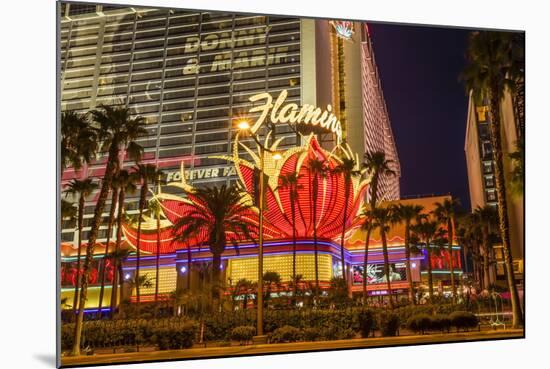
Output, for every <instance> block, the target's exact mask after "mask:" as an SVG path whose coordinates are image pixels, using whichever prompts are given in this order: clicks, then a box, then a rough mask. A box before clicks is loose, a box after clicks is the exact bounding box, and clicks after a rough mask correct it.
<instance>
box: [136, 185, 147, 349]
mask: <svg viewBox="0 0 550 369" xmlns="http://www.w3.org/2000/svg"><path fill="white" fill-rule="evenodd" d="M146 200H147V179H144V180H143V184H142V185H141V194H140V196H139V218H138V229H137V240H136V275H135V281H136V283H135V286H136V304H137V305H136V314H137V317H138V319H139V311H140V303H141V293H140V292H141V291H140V279H139V269H140V267H141V250H140V238H141V218H142V217H143V210H144V209H145V201H146ZM138 350H139V347H138Z"/></svg>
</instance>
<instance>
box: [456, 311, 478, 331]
mask: <svg viewBox="0 0 550 369" xmlns="http://www.w3.org/2000/svg"><path fill="white" fill-rule="evenodd" d="M449 318H450V320H451V325H452V326H453V327H456V330H457V332H458V330H459V329H461V328H462V329H464V330H468V329H469V328H475V327H477V326H478V325H479V320H478V318H477V316H475V315H474V314H472V313H470V312H467V311H455V312H453V313H451V315H449Z"/></svg>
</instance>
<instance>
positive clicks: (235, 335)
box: [231, 325, 256, 345]
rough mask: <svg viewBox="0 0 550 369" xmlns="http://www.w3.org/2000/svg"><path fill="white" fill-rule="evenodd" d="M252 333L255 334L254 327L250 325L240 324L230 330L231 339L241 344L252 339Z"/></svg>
mask: <svg viewBox="0 0 550 369" xmlns="http://www.w3.org/2000/svg"><path fill="white" fill-rule="evenodd" d="M254 334H256V327H253V326H251V325H241V326H239V327H235V328H233V330H232V331H231V339H232V340H234V341H239V342H240V344H241V345H243V344H245V345H246V344H247V343H248V342H249V341H251V340H252V337H254Z"/></svg>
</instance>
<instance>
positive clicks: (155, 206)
mask: <svg viewBox="0 0 550 369" xmlns="http://www.w3.org/2000/svg"><path fill="white" fill-rule="evenodd" d="M159 189H160V185H159ZM149 212H150V213H151V215H152V216H154V217H155V219H156V221H157V250H156V273H155V316H156V313H157V306H156V305H157V304H158V295H159V274H160V216H161V214H162V208H161V205H160V202H159V200H158V199H157V198H153V199H151V200H150V201H149Z"/></svg>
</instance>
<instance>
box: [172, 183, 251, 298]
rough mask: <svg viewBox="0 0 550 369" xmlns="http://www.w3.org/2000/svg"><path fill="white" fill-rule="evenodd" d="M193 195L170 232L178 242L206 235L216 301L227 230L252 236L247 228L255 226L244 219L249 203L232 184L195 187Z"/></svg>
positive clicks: (248, 209) (248, 237) (244, 236)
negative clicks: (187, 211)
mask: <svg viewBox="0 0 550 369" xmlns="http://www.w3.org/2000/svg"><path fill="white" fill-rule="evenodd" d="M193 198H194V199H195V200H196V201H195V202H193V203H191V204H190V206H191V207H192V210H191V211H190V212H189V213H188V214H187V215H184V216H183V217H181V218H179V219H178V220H177V221H176V222H175V224H174V225H173V234H174V237H175V239H176V240H179V241H181V242H189V239H190V238H191V237H194V236H197V235H199V234H200V233H201V232H203V233H204V234H205V235H206V236H207V242H208V246H209V248H210V253H211V254H212V280H213V283H214V286H213V290H212V292H213V293H212V296H213V297H214V299H215V300H216V301H217V302H218V303H219V299H220V296H219V291H220V286H221V284H222V281H221V280H220V270H221V260H222V255H223V253H224V252H225V248H226V246H227V241H229V240H228V238H227V232H231V233H233V234H239V235H242V236H243V238H245V239H252V237H251V232H250V230H251V229H254V230H255V231H256V229H255V227H254V226H253V225H252V224H251V223H250V222H249V221H247V220H246V219H247V217H246V216H247V215H248V214H249V212H250V211H251V205H249V204H247V203H246V202H245V199H244V198H243V196H242V194H241V193H240V191H239V190H238V189H237V187H236V186H229V187H228V186H226V185H222V186H220V187H204V188H198V189H195V191H194V193H193Z"/></svg>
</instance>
